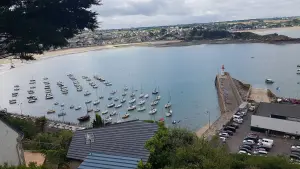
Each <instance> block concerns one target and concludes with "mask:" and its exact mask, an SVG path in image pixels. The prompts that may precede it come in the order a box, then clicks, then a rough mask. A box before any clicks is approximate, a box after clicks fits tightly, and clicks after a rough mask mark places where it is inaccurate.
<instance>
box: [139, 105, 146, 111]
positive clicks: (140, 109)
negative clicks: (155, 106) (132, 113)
mask: <svg viewBox="0 0 300 169" xmlns="http://www.w3.org/2000/svg"><path fill="white" fill-rule="evenodd" d="M145 110H146V107H145V106H142V107H139V108H138V109H137V111H138V112H141V111H145Z"/></svg>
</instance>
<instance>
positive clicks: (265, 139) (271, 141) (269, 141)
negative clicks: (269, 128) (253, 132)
mask: <svg viewBox="0 0 300 169" xmlns="http://www.w3.org/2000/svg"><path fill="white" fill-rule="evenodd" d="M258 142H263V143H269V144H271V145H272V146H273V145H274V140H272V139H267V138H262V139H259V140H258Z"/></svg>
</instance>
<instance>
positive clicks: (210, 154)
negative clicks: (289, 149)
mask: <svg viewBox="0 0 300 169" xmlns="http://www.w3.org/2000/svg"><path fill="white" fill-rule="evenodd" d="M146 148H147V149H148V150H149V151H150V157H149V160H148V163H146V164H144V165H143V164H142V163H139V169H159V168H164V169H300V165H299V164H293V163H291V162H290V161H289V159H288V158H286V157H283V156H272V157H269V156H268V157H263V156H248V155H239V154H230V153H229V151H228V149H227V147H226V146H225V145H224V144H222V143H221V142H220V141H219V139H218V137H214V138H213V139H212V140H211V141H207V140H204V139H200V138H198V137H197V136H196V135H195V134H194V133H192V132H189V131H187V130H185V129H179V128H175V129H168V128H166V127H164V126H163V125H162V124H160V126H159V130H158V132H157V133H156V135H155V136H154V137H153V138H151V139H150V140H148V141H147V143H146Z"/></svg>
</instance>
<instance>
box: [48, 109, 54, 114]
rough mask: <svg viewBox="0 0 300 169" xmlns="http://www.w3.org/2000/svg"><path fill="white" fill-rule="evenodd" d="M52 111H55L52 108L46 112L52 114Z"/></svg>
mask: <svg viewBox="0 0 300 169" xmlns="http://www.w3.org/2000/svg"><path fill="white" fill-rule="evenodd" d="M53 113H55V110H53V109H50V110H48V111H47V114H53Z"/></svg>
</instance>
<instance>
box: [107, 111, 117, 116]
mask: <svg viewBox="0 0 300 169" xmlns="http://www.w3.org/2000/svg"><path fill="white" fill-rule="evenodd" d="M115 115H117V111H113V112H111V113H110V114H109V116H115Z"/></svg>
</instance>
